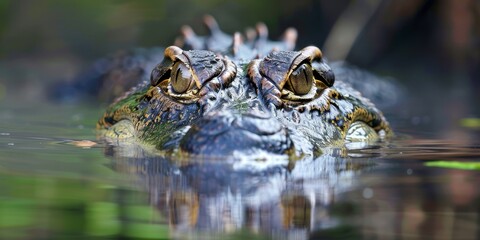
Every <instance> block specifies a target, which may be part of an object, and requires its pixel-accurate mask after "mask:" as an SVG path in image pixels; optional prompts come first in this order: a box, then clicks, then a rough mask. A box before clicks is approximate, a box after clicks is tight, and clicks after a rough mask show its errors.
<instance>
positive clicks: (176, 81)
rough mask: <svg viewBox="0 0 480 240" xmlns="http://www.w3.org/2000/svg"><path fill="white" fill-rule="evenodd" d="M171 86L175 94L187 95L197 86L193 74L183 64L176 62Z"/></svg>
mask: <svg viewBox="0 0 480 240" xmlns="http://www.w3.org/2000/svg"><path fill="white" fill-rule="evenodd" d="M170 84H171V86H172V89H173V91H174V92H175V93H179V94H180V93H185V92H186V91H187V90H189V89H191V88H192V87H193V86H194V85H195V81H194V80H193V76H192V73H191V72H190V70H189V69H188V67H187V66H186V65H185V64H184V63H182V62H176V63H175V64H174V65H173V67H172V75H171V77H170Z"/></svg>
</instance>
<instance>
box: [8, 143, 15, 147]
mask: <svg viewBox="0 0 480 240" xmlns="http://www.w3.org/2000/svg"><path fill="white" fill-rule="evenodd" d="M7 145H8V146H15V143H8V144H7Z"/></svg>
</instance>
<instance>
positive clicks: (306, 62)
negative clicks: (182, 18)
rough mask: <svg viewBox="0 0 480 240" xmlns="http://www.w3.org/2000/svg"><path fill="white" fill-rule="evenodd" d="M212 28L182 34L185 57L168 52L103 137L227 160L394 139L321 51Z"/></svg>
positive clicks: (107, 119)
mask: <svg viewBox="0 0 480 240" xmlns="http://www.w3.org/2000/svg"><path fill="white" fill-rule="evenodd" d="M212 21H213V19H207V26H209V27H210V31H211V35H210V36H208V37H197V36H195V35H194V33H193V32H192V31H191V29H189V28H184V29H183V33H184V39H183V40H182V41H181V42H182V44H183V48H184V49H185V50H183V49H181V48H179V47H175V46H171V47H168V48H166V49H165V56H164V59H163V61H162V62H161V63H159V64H158V65H157V66H156V67H155V68H154V69H153V70H152V74H151V78H150V82H149V83H147V82H142V83H140V84H139V85H138V86H136V87H135V88H133V89H131V90H130V91H129V92H128V93H126V94H125V95H124V96H123V97H121V98H119V99H117V100H116V101H115V102H114V103H113V104H112V105H111V106H110V107H109V108H108V109H107V111H106V112H105V114H104V115H103V117H102V118H101V119H100V120H99V121H98V124H97V128H98V129H100V130H102V131H101V132H102V136H104V137H105V138H107V139H114V140H119V139H122V140H133V141H134V142H138V141H140V142H142V143H144V144H146V145H150V146H154V147H155V148H156V149H159V150H169V151H170V152H174V153H178V154H180V155H187V156H197V157H198V156H201V157H220V156H225V155H227V156H230V155H236V154H238V153H241V154H243V155H249V154H252V155H253V154H258V153H268V154H278V155H289V156H292V155H296V156H300V155H305V154H307V155H312V154H314V153H315V152H317V150H318V149H321V148H322V147H325V146H328V145H334V144H341V143H344V142H345V141H373V140H378V139H382V138H384V137H387V136H389V135H391V134H392V131H391V129H390V127H389V125H388V123H387V121H386V120H385V118H384V117H383V115H382V113H381V112H380V111H379V110H378V109H376V108H375V106H374V105H373V104H372V103H371V102H370V101H369V100H368V99H366V98H364V97H362V96H361V94H360V93H359V92H357V91H355V90H354V89H352V88H351V87H350V85H348V84H346V83H344V82H342V79H335V76H334V73H333V71H332V70H331V69H330V67H329V66H328V64H327V63H326V62H325V61H324V60H323V58H322V53H321V51H320V50H319V49H318V48H316V47H313V46H310V47H306V48H304V49H302V50H300V51H293V45H294V39H293V40H292V38H294V36H293V35H294V33H293V32H292V31H293V30H288V31H287V33H286V38H285V40H284V41H283V42H272V41H268V40H267V39H266V28H264V27H263V25H259V27H258V29H257V31H258V37H257V38H256V39H250V40H249V41H248V42H246V43H242V42H241V37H240V35H239V34H235V35H234V36H233V37H229V36H228V35H225V34H224V33H222V32H221V31H220V30H219V29H218V26H217V25H216V23H215V22H214V21H213V22H212ZM227 40H230V41H231V44H226V43H225V42H226V41H227ZM292 41H293V43H292ZM215 43H218V44H215ZM186 49H191V50H186ZM361 80H362V79H359V81H361Z"/></svg>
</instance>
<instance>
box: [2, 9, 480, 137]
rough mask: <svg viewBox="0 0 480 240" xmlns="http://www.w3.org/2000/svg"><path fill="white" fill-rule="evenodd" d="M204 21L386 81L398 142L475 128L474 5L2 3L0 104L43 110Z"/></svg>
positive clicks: (477, 22)
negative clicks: (100, 67) (395, 94)
mask: <svg viewBox="0 0 480 240" xmlns="http://www.w3.org/2000/svg"><path fill="white" fill-rule="evenodd" d="M205 14H211V15H213V16H214V17H215V18H216V19H217V21H218V22H219V23H220V25H221V28H222V29H223V30H224V31H225V32H227V33H233V32H235V31H241V32H243V31H244V30H245V29H246V28H248V27H253V26H255V24H256V23H257V22H260V21H262V22H265V23H266V24H267V26H268V27H269V32H270V36H271V38H273V39H276V38H278V37H280V36H281V34H282V32H283V31H284V29H286V28H287V27H295V28H296V29H297V30H298V33H299V38H298V44H297V48H301V47H304V46H306V45H316V46H318V47H320V48H321V49H322V50H323V52H324V55H325V56H326V57H327V58H328V59H329V60H330V61H335V60H346V61H348V62H350V63H352V64H354V65H356V66H359V67H361V68H364V69H366V70H368V71H371V72H373V73H375V74H378V75H380V76H390V77H393V78H395V79H396V80H397V81H399V82H400V83H401V84H402V85H403V86H404V87H405V89H406V92H407V94H406V95H405V97H404V98H405V99H402V104H400V105H398V106H397V107H396V108H393V109H386V110H385V111H386V113H387V117H388V118H389V119H391V121H392V122H400V123H399V127H398V128H405V129H402V130H403V131H405V132H407V133H410V132H413V131H415V132H418V129H421V130H425V131H426V132H430V133H431V132H434V133H435V136H437V137H444V138H449V139H464V138H465V136H464V130H465V129H466V130H467V132H468V131H475V129H476V128H475V127H473V128H471V126H470V125H471V124H470V125H469V124H465V119H470V120H471V119H473V123H474V124H473V125H475V122H476V121H477V120H478V117H480V107H479V106H478V104H479V103H480V81H479V77H480V70H479V69H480V67H479V66H480V51H479V45H480V40H479V38H480V37H479V32H480V2H479V1H476V0H439V1H429V0H416V1H414V0H411V1H388V0H363V1H361V0H358V1H353V0H340V1H313V0H295V1H278V0H262V1H259V0H247V1H229V0H207V1H205V0H203V1H200V0H186V1H176V0H165V1H153V0H143V1H122V0H103V1H94V0H88V1H80V0H79V1H63V0H44V1H33V0H32V1H17V0H2V1H0V101H2V102H3V103H7V104H13V105H15V104H20V105H23V104H31V103H32V102H36V103H38V102H42V101H47V100H46V99H47V98H46V96H45V92H46V91H45V90H46V88H48V87H49V86H51V85H50V84H51V83H53V82H56V81H65V80H67V81H68V79H72V78H73V77H74V76H75V75H76V74H78V73H79V72H80V71H82V70H83V69H85V68H87V67H88V66H89V64H90V63H91V62H92V61H94V60H95V59H97V58H99V57H102V56H104V55H107V54H110V53H113V52H116V51H118V50H121V49H130V48H133V47H140V46H141V47H154V46H168V45H171V44H172V43H173V41H174V39H175V38H176V37H177V36H178V32H179V29H180V27H181V26H182V25H184V24H188V25H191V26H192V27H193V28H194V29H195V31H197V32H198V33H199V34H204V33H205V29H204V27H203V26H202V24H201V19H202V16H203V15H205ZM359 81H361V80H359ZM389 115H390V116H389ZM401 122H403V124H402V123H401ZM405 122H407V123H408V124H407V125H408V126H413V128H411V129H409V127H405V126H407V125H405V124H404V123H405ZM467 122H468V121H467ZM477 123H478V122H477ZM479 125H480V124H479ZM469 126H470V127H469ZM414 129H415V130H414Z"/></svg>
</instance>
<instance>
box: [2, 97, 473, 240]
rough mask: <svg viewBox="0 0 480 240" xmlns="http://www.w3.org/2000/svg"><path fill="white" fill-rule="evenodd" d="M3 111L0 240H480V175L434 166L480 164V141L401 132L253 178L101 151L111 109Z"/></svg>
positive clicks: (222, 168)
mask: <svg viewBox="0 0 480 240" xmlns="http://www.w3.org/2000/svg"><path fill="white" fill-rule="evenodd" d="M0 109H1V110H0V239H75V238H76V239H85V238H90V239H104V238H108V239H112V238H113V239H115V238H124V239H125V238H126V239H175V238H178V239H190V238H191V239H480V227H479V226H480V215H479V214H480V191H479V188H478V183H479V182H480V171H475V170H460V169H453V168H440V167H431V166H426V165H425V163H427V162H432V161H439V160H442V161H460V162H462V161H475V162H477V163H478V162H480V153H479V152H480V151H479V150H480V148H479V147H480V145H479V144H477V143H475V142H471V141H469V142H451V141H445V140H439V139H437V140H424V139H422V138H416V137H411V136H403V135H401V137H400V138H399V139H397V140H395V141H393V142H392V143H388V144H382V145H379V146H370V147H368V148H360V149H359V148H357V147H358V146H354V145H353V146H348V149H347V148H343V149H327V150H325V151H324V155H322V156H321V157H319V158H317V159H304V160H301V161H299V162H296V163H295V164H290V165H288V166H287V167H284V166H278V167H275V168H272V169H271V170H268V171H262V172H253V173H252V172H249V171H245V170H244V169H242V168H241V167H240V168H236V169H233V168H232V167H231V165H223V164H221V163H218V162H203V163H201V164H190V165H188V164H181V163H177V164H175V163H172V161H170V160H169V159H165V158H163V157H161V156H158V155H152V154H150V153H148V152H145V151H143V150H141V149H139V148H137V147H126V148H121V147H115V146H110V145H108V144H104V143H101V142H99V143H97V142H96V141H97V140H96V136H95V130H94V129H95V122H96V119H97V118H98V117H99V116H100V114H101V112H102V109H103V108H102V107H92V106H57V105H48V104H41V103H38V105H27V104H25V105H23V106H15V107H10V106H6V105H5V104H4V106H2V107H1V108H0ZM400 125H401V124H400ZM401 128H402V127H401ZM469 131H471V132H474V130H469Z"/></svg>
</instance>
